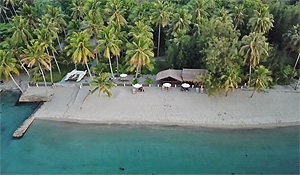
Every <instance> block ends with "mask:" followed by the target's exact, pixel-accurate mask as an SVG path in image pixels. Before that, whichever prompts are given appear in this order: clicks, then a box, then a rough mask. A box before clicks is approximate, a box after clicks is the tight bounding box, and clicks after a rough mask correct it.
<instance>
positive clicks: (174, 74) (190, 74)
mask: <svg viewBox="0 0 300 175" xmlns="http://www.w3.org/2000/svg"><path fill="white" fill-rule="evenodd" d="M204 73H206V69H183V70H174V69H168V70H164V71H161V72H159V73H158V74H157V75H156V81H159V80H163V79H166V78H173V79H175V80H177V81H180V82H184V81H187V82H195V80H196V79H197V77H196V75H202V74H204Z"/></svg>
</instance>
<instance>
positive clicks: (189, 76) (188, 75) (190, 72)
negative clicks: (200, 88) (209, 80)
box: [181, 69, 206, 84]
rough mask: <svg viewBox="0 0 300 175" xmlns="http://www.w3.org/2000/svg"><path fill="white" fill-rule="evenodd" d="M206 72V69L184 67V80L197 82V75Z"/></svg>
mask: <svg viewBox="0 0 300 175" xmlns="http://www.w3.org/2000/svg"><path fill="white" fill-rule="evenodd" d="M205 73H206V69H182V75H181V76H182V81H183V82H189V83H192V84H195V83H196V80H197V75H203V74H205Z"/></svg>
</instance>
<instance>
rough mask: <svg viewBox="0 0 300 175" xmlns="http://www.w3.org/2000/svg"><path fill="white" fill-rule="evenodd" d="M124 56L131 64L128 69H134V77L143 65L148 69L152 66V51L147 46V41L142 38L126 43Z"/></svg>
mask: <svg viewBox="0 0 300 175" xmlns="http://www.w3.org/2000/svg"><path fill="white" fill-rule="evenodd" d="M126 56H127V59H128V61H129V64H130V65H131V68H130V70H131V71H133V70H134V69H136V74H135V78H137V76H138V74H139V72H140V71H141V69H142V67H143V66H146V68H148V69H149V70H152V69H153V68H154V67H153V64H152V62H151V58H153V57H154V53H153V51H152V49H151V48H150V47H149V43H148V42H147V41H145V40H143V39H142V38H141V39H139V40H138V41H133V42H132V43H128V44H127V51H126Z"/></svg>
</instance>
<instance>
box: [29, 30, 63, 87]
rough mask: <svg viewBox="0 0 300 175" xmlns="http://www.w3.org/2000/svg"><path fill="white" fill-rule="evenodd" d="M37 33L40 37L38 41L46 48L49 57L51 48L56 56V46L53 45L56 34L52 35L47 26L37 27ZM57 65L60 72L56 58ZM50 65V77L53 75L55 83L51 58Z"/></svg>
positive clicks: (53, 55)
mask: <svg viewBox="0 0 300 175" xmlns="http://www.w3.org/2000/svg"><path fill="white" fill-rule="evenodd" d="M34 33H35V35H36V36H37V37H38V39H37V41H38V42H39V43H40V44H41V46H42V47H43V48H44V49H45V50H46V53H47V55H48V56H49V58H51V56H50V53H49V49H50V50H51V51H52V57H53V58H55V54H54V52H56V49H55V47H54V46H53V38H54V36H53V35H51V32H49V31H48V29H47V28H45V27H44V28H42V29H36V30H35V31H34ZM55 62H56V66H57V68H58V70H59V72H60V68H59V65H58V63H57V61H56V59H55ZM49 67H50V77H51V83H53V77H52V65H51V59H49Z"/></svg>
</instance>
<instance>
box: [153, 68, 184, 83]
mask: <svg viewBox="0 0 300 175" xmlns="http://www.w3.org/2000/svg"><path fill="white" fill-rule="evenodd" d="M181 73H182V70H174V69H168V70H164V71H161V72H159V73H158V74H157V75H156V81H157V82H159V83H160V84H163V83H165V82H168V83H174V84H179V83H181V82H182V77H181Z"/></svg>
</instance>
